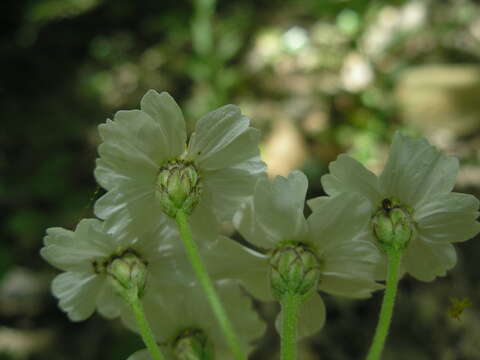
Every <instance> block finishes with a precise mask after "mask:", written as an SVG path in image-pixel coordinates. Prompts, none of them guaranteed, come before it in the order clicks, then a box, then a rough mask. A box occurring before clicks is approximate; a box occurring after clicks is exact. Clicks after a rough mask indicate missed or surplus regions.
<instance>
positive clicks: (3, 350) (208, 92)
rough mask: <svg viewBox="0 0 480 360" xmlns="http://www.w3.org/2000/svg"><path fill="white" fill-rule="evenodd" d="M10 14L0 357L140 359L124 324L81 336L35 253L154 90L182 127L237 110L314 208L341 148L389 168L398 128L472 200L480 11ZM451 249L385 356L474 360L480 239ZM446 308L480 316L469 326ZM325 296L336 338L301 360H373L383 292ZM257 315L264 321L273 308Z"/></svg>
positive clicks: (91, 323)
mask: <svg viewBox="0 0 480 360" xmlns="http://www.w3.org/2000/svg"><path fill="white" fill-rule="evenodd" d="M0 11H1V22H0V121H1V123H0V214H1V217H0V359H2V360H5V359H19V360H24V359H25V360H26V359H51V360H56V359H74V360H77V359H78V360H83V359H90V360H93V359H112V360H113V359H115V360H117V359H126V358H127V357H128V356H129V355H130V354H131V353H132V352H134V351H135V350H136V349H139V348H141V347H142V345H141V342H140V340H139V339H138V337H137V336H136V335H134V334H131V333H129V332H127V331H126V330H124V329H123V327H122V326H121V324H120V323H119V322H107V321H105V320H104V319H102V318H101V317H99V316H98V315H95V316H93V317H92V318H91V319H89V320H87V321H85V322H82V323H78V324H76V323H75V324H74V323H70V322H69V321H68V319H67V317H66V316H65V315H64V314H63V313H61V312H60V311H59V310H58V308H57V306H56V301H55V300H54V299H53V298H52V296H51V295H50V293H49V284H50V281H51V279H52V278H53V276H54V275H55V274H56V273H57V272H56V270H55V269H53V268H52V267H50V266H49V265H48V264H46V263H45V262H44V261H43V260H42V259H41V258H40V257H39V255H38V251H39V249H40V247H41V245H42V237H43V236H44V233H45V229H46V228H48V227H51V226H62V227H66V228H73V227H74V226H75V225H76V223H77V222H78V221H79V219H81V218H83V217H89V216H92V203H93V201H94V200H95V199H96V198H98V196H100V195H101V193H102V191H103V190H99V189H98V188H97V186H96V184H95V181H94V178H93V175H92V171H93V168H94V161H95V157H96V146H97V145H98V143H99V139H98V135H97V130H96V127H97V125H98V124H100V123H102V122H104V121H105V119H106V118H107V117H111V116H112V114H113V113H114V112H115V111H117V110H120V109H130V108H137V107H138V104H139V101H140V98H141V96H142V95H143V94H144V93H145V91H146V90H147V89H149V88H155V89H157V90H159V91H161V90H166V91H168V92H170V93H171V94H172V95H173V96H174V98H175V99H176V100H177V101H178V102H179V104H180V105H181V107H182V109H183V110H184V112H185V114H186V117H187V119H188V121H189V126H192V125H193V124H194V121H195V119H197V118H198V117H199V116H200V115H202V114H203V113H205V112H206V111H209V110H212V109H213V108H215V107H216V106H219V105H222V104H225V103H229V102H231V103H236V104H238V105H240V106H241V108H242V110H243V112H244V113H246V114H247V115H248V116H249V117H251V118H252V121H253V124H254V126H256V127H258V128H260V129H261V130H262V133H263V140H262V155H263V158H264V159H265V161H266V162H267V163H268V164H269V167H270V170H269V171H270V174H271V175H276V174H282V175H286V174H287V173H288V172H289V171H291V170H293V169H296V168H299V169H302V170H303V171H304V172H305V173H306V174H307V176H308V177H309V180H310V184H311V185H310V190H309V197H313V196H318V195H321V194H322V188H321V185H320V181H319V179H320V176H321V175H322V174H324V173H325V172H326V171H327V165H328V163H329V162H330V161H332V160H334V159H335V158H336V156H337V155H338V154H339V153H341V152H344V151H348V152H349V153H351V154H352V155H353V156H355V157H356V158H357V159H359V160H361V161H362V162H364V163H365V164H366V165H367V166H369V167H370V168H371V169H372V170H374V171H376V172H378V171H379V170H381V169H382V166H383V163H384V161H385V158H386V156H387V154H388V145H389V143H390V140H391V137H392V134H393V132H394V131H395V130H397V129H400V130H402V131H404V132H406V133H409V134H412V135H424V136H427V137H428V139H429V140H430V141H431V142H432V143H433V144H435V145H436V146H438V147H439V148H441V149H442V150H443V151H445V152H447V153H449V154H452V155H455V156H458V157H459V158H460V161H461V164H462V167H461V171H460V175H459V178H458V183H457V188H456V191H461V192H467V193H472V194H475V195H478V194H479V189H480V187H479V186H480V185H479V184H480V167H479V160H480V132H479V130H480V101H479V98H480V66H479V65H478V64H479V59H480V4H479V2H477V1H471V0H456V1H454V0H446V1H433V0H432V1H418V0H416V1H411V2H406V1H360V0H352V1H348V0H343V1H337V0H322V1H318V0H299V1H279V0H277V1H275V0H270V1H264V0H260V1H258V0H257V1H239V0H231V1H217V2H216V1H215V0H194V1H192V2H187V1H185V2H183V1H171V0H169V1H165V0H163V1H159V0H141V1H128V0H116V1H107V0H30V1H20V0H3V1H2V2H1V4H0ZM457 249H458V254H459V262H458V265H457V266H456V267H455V268H454V270H452V271H451V272H449V274H448V276H447V277H445V278H440V279H437V280H436V281H435V282H433V283H420V282H417V281H414V280H412V279H411V278H409V277H407V278H405V279H403V280H402V282H401V284H400V294H399V297H398V306H397V311H396V314H395V318H394V321H393V326H392V332H391V336H390V339H389V342H388V346H387V350H386V352H385V357H384V358H385V359H391V360H403V359H412V360H423V359H435V360H475V359H480V340H479V339H480V296H479V295H480V281H479V279H480V267H479V265H478V258H479V256H480V242H479V241H478V239H473V240H471V241H469V242H466V243H463V244H459V245H458V246H457ZM450 297H457V298H460V299H462V298H464V297H468V298H469V299H470V300H471V301H472V303H473V306H472V307H469V308H467V309H466V310H465V311H464V313H463V314H462V315H461V317H460V320H457V319H454V318H452V317H451V316H449V315H448V309H449V304H450V300H449V298H450ZM324 299H325V300H326V302H327V307H328V321H327V325H326V327H325V328H324V329H323V331H322V332H321V333H319V334H318V335H317V336H315V337H314V338H311V339H308V340H306V341H304V342H303V343H302V354H301V355H300V356H299V358H300V359H302V360H309V359H325V360H343V359H361V358H363V356H364V354H365V352H366V350H367V349H368V346H369V343H370V339H371V337H372V335H373V331H374V326H375V323H376V319H377V312H378V310H379V305H380V302H381V293H378V294H375V296H374V297H373V298H372V299H370V300H366V301H351V300H348V299H341V298H335V297H331V296H328V295H325V296H324ZM258 307H259V310H261V312H262V315H263V316H264V317H265V318H266V319H268V320H269V321H270V323H271V322H272V319H273V318H274V316H275V313H276V311H277V309H276V308H275V307H274V306H272V305H269V304H258ZM277 341H278V340H277V337H276V334H275V332H274V331H273V329H272V328H271V327H270V328H269V332H268V334H267V336H266V337H265V339H264V340H263V342H262V343H261V344H260V346H259V350H258V352H257V353H256V354H255V356H254V357H252V358H254V359H272V358H275V357H276V355H275V353H276V349H277V348H278V343H277ZM221 360H223V359H221Z"/></svg>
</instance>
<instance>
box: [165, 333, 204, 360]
mask: <svg viewBox="0 0 480 360" xmlns="http://www.w3.org/2000/svg"><path fill="white" fill-rule="evenodd" d="M173 352H174V354H175V359H178V360H213V348H212V346H211V344H210V342H209V341H208V338H207V336H206V335H205V333H204V332H203V331H201V330H194V329H189V330H185V331H184V332H182V333H181V334H180V335H179V336H178V337H177V339H176V340H175V342H174V344H173Z"/></svg>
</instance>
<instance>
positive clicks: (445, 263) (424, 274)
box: [403, 236, 457, 281]
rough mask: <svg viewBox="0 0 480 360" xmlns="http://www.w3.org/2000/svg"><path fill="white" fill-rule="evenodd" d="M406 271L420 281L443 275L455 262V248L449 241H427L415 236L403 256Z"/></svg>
mask: <svg viewBox="0 0 480 360" xmlns="http://www.w3.org/2000/svg"><path fill="white" fill-rule="evenodd" d="M403 262H404V265H405V269H406V271H407V272H408V273H409V274H410V275H412V276H413V277H414V278H416V279H418V280H421V281H432V280H434V279H435V277H437V276H445V275H446V274H447V271H448V270H450V269H452V268H453V267H454V266H455V264H456V263H457V254H456V252H455V248H454V247H453V245H452V244H450V243H442V242H433V241H428V240H426V239H424V238H422V237H421V236H417V237H415V239H413V241H412V242H411V243H410V244H409V245H408V247H407V251H406V253H405V255H404V257H403Z"/></svg>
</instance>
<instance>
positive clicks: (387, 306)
mask: <svg viewBox="0 0 480 360" xmlns="http://www.w3.org/2000/svg"><path fill="white" fill-rule="evenodd" d="M387 258H388V270H387V271H388V273H387V284H386V285H387V287H386V289H385V293H384V295H383V302H382V308H381V310H380V318H379V320H378V324H377V329H376V330H375V336H374V337H373V342H372V345H371V346H370V351H369V352H368V355H367V360H378V359H380V356H381V354H382V350H383V347H384V345H385V340H386V339H387V336H388V331H389V329H390V323H391V321H392V314H393V307H394V305H395V297H396V294H397V285H398V270H399V268H400V262H401V259H402V251H400V250H393V249H392V250H388V251H387Z"/></svg>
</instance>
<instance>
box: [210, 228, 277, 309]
mask: <svg viewBox="0 0 480 360" xmlns="http://www.w3.org/2000/svg"><path fill="white" fill-rule="evenodd" d="M202 253H203V254H204V259H205V263H206V265H207V268H208V272H209V273H210V274H211V276H212V277H213V278H215V279H234V280H239V281H240V282H241V284H242V285H243V286H244V287H245V288H246V289H247V291H248V292H249V293H251V294H252V295H253V296H254V297H256V298H257V299H259V300H262V301H272V299H273V298H272V294H271V291H270V278H269V265H268V257H267V256H265V255H263V254H260V253H258V252H256V251H254V250H251V249H249V248H247V247H245V246H242V245H240V244H239V243H238V242H236V241H233V240H231V239H229V238H226V237H223V236H222V237H218V238H217V239H216V241H214V242H212V243H209V244H208V246H206V247H205V248H204V249H202Z"/></svg>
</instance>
